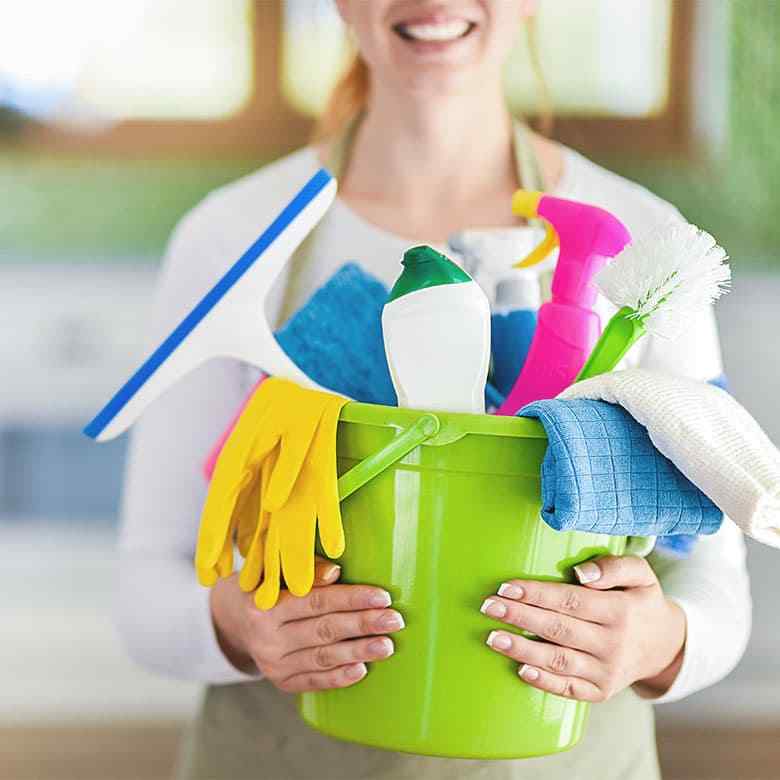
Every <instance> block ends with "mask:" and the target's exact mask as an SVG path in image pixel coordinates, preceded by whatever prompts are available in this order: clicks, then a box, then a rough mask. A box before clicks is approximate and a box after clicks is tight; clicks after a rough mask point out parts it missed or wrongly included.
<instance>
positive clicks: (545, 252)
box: [514, 219, 561, 268]
mask: <svg viewBox="0 0 780 780" xmlns="http://www.w3.org/2000/svg"><path fill="white" fill-rule="evenodd" d="M541 222H542V224H543V225H544V238H543V239H542V241H541V242H540V243H539V244H538V245H537V246H536V248H535V249H534V250H533V251H532V252H531V253H530V254H528V255H526V256H525V257H524V258H523V259H522V260H518V262H516V263H515V266H514V267H515V268H530V267H531V266H532V265H536V264H537V263H541V262H542V260H545V259H546V258H547V257H549V255H550V254H551V252H552V251H553V250H554V249H557V248H558V247H559V246H560V245H561V243H560V241H559V239H558V233H556V231H555V228H554V227H553V226H552V225H551V224H550V223H549V222H548V221H547V220H546V219H542V220H541Z"/></svg>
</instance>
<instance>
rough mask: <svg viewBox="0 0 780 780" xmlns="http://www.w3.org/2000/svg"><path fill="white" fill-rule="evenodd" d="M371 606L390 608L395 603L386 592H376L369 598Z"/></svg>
mask: <svg viewBox="0 0 780 780" xmlns="http://www.w3.org/2000/svg"><path fill="white" fill-rule="evenodd" d="M368 603H369V606H372V607H389V606H390V605H391V604H392V603H393V599H392V598H391V597H390V594H389V593H388V592H387V591H386V590H379V591H374V592H373V593H372V594H371V595H370V596H369V598H368Z"/></svg>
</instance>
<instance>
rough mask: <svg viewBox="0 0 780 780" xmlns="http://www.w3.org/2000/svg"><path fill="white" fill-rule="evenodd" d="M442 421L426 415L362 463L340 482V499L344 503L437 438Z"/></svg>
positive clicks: (433, 415)
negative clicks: (370, 481)
mask: <svg viewBox="0 0 780 780" xmlns="http://www.w3.org/2000/svg"><path fill="white" fill-rule="evenodd" d="M440 429H441V421H440V420H439V418H438V417H437V416H436V415H435V414H430V413H428V414H424V415H423V416H422V417H420V419H419V420H417V422H416V423H415V424H414V425H412V426H411V427H410V428H408V429H407V430H406V431H404V432H403V433H402V434H401V435H400V436H397V437H396V438H395V439H393V440H392V441H391V442H390V443H389V444H386V445H385V446H384V447H382V449H381V450H377V451H376V452H375V453H374V454H373V455H369V456H368V457H367V458H365V459H363V460H361V461H360V463H358V464H357V466H353V467H352V468H351V469H350V470H349V471H348V472H347V473H346V474H342V476H341V477H339V481H338V490H339V499H340V500H341V501H343V500H344V499H345V498H347V497H348V496H351V495H352V494H353V493H354V492H355V491H356V490H360V488H362V487H363V485H365V484H366V482H368V481H369V480H372V479H373V478H374V477H375V476H377V474H379V473H381V472H382V471H384V470H385V469H386V468H389V467H390V466H392V465H393V464H394V463H396V462H397V461H399V460H401V458H403V457H404V456H405V455H408V454H409V453H410V452H411V451H412V450H413V449H414V448H415V447H417V446H419V445H420V444H422V443H423V442H424V441H427V440H428V439H430V438H432V437H433V436H435V435H436V434H437V433H438V432H439V430H440Z"/></svg>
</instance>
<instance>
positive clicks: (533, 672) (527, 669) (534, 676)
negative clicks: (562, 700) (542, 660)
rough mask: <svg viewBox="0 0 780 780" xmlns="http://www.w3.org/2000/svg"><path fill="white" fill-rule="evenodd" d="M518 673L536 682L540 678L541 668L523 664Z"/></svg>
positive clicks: (525, 678) (529, 680)
mask: <svg viewBox="0 0 780 780" xmlns="http://www.w3.org/2000/svg"><path fill="white" fill-rule="evenodd" d="M517 673H518V674H519V675H520V677H522V678H523V679H524V680H528V682H534V681H535V680H538V679H539V670H538V669H534V668H533V666H529V665H528V664H523V665H522V666H521V667H520V668H519V669H518V670H517Z"/></svg>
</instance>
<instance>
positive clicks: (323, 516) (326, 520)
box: [312, 400, 346, 558]
mask: <svg viewBox="0 0 780 780" xmlns="http://www.w3.org/2000/svg"><path fill="white" fill-rule="evenodd" d="M345 403H346V401H345V400H344V401H341V400H339V402H338V403H334V404H332V405H331V406H330V407H329V408H328V409H327V411H326V412H325V414H324V415H323V417H322V420H321V421H320V425H319V428H318V429H317V439H316V441H315V444H314V447H315V448H316V453H315V452H313V453H312V455H313V456H315V457H312V462H313V464H316V468H317V472H318V473H317V477H316V482H315V485H316V488H317V514H318V519H319V533H320V541H321V542H322V549H323V550H324V552H325V554H326V555H327V556H328V557H330V558H338V557H339V556H340V555H342V554H343V553H344V526H343V525H342V522H341V503H340V501H339V490H338V473H337V469H336V435H337V430H338V423H339V415H340V414H341V409H342V407H343V406H344V404H345Z"/></svg>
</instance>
